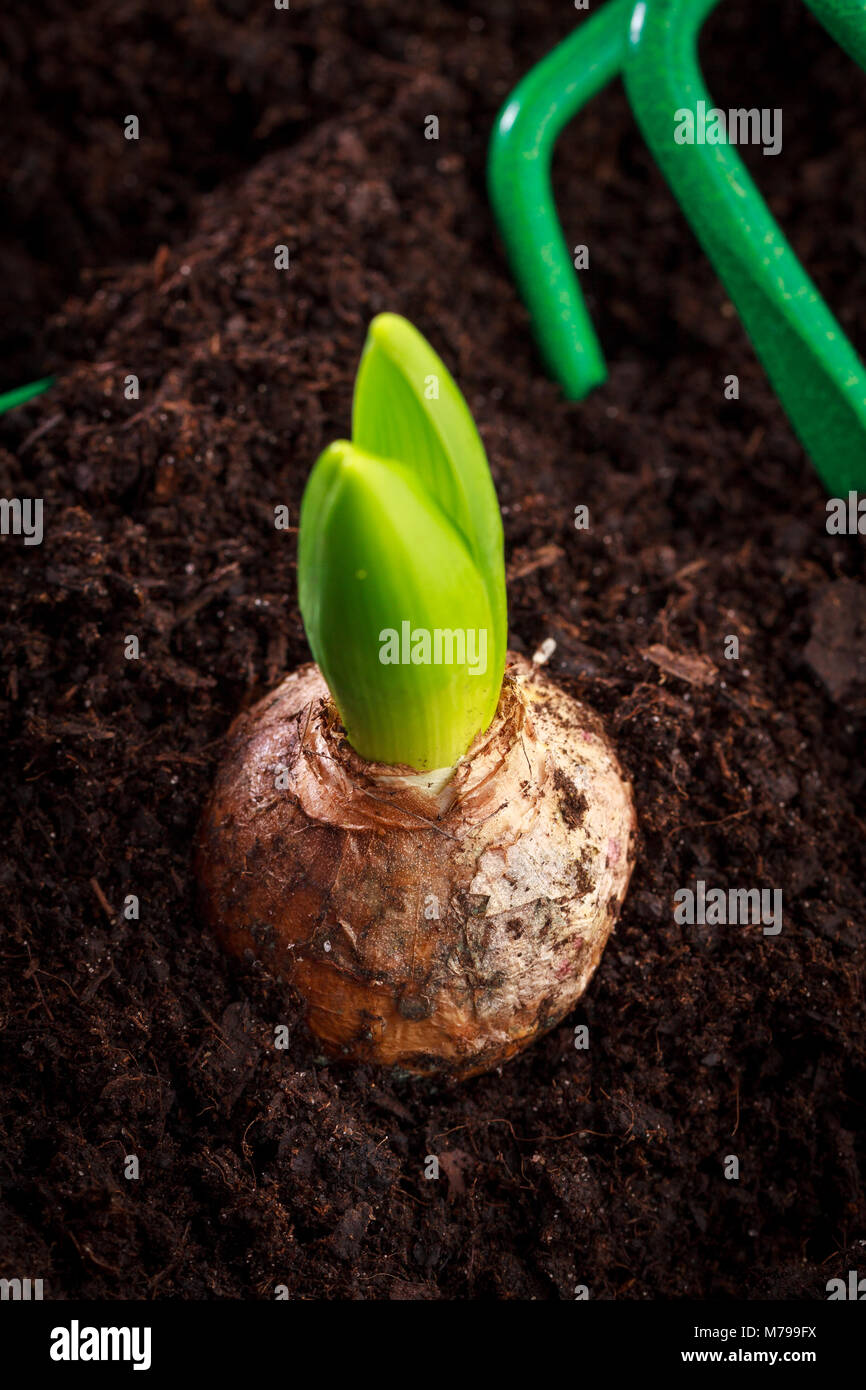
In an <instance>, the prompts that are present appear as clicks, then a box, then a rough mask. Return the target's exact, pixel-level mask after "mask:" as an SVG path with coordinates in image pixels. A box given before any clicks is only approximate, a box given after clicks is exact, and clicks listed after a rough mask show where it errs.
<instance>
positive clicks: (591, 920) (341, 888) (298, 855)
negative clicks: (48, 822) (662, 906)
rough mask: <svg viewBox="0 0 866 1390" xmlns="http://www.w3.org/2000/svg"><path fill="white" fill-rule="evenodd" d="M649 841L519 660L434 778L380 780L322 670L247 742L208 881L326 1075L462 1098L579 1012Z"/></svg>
mask: <svg viewBox="0 0 866 1390" xmlns="http://www.w3.org/2000/svg"><path fill="white" fill-rule="evenodd" d="M280 770H282V776H281V777H280ZM278 782H279V785H277V783H278ZM635 841H636V820H635V813H634V804H633V797H632V791H631V787H630V785H629V783H628V782H627V781H626V779H625V778H624V776H623V774H622V771H621V769H620V766H619V763H618V761H617V758H616V754H615V752H614V750H613V748H612V746H611V744H610V742H609V740H608V738H607V736H606V734H605V732H604V729H603V727H602V724H601V721H600V720H599V718H598V716H597V715H595V714H594V713H593V712H592V711H591V710H589V709H587V708H586V706H584V705H582V704H580V703H579V702H577V701H576V700H574V699H573V698H572V697H571V696H569V695H567V694H566V693H565V692H564V691H563V690H562V689H560V688H559V687H558V686H557V685H556V684H555V683H554V682H553V681H552V680H551V679H550V678H549V676H548V675H547V674H546V672H544V671H543V670H542V669H540V668H539V667H536V666H534V665H532V664H531V663H530V662H528V661H527V660H526V659H525V658H524V657H521V656H516V655H514V654H509V660H508V666H507V669H506V676H505V681H504V683H503V687H502V694H501V698H500V701H499V706H498V708H497V711H496V715H495V718H494V720H493V723H492V724H491V726H490V728H489V729H487V731H486V732H485V733H483V734H480V735H479V736H478V737H477V738H476V739H475V741H474V743H473V744H472V747H471V748H470V749H469V750H468V752H467V754H466V755H465V756H464V757H463V758H461V759H460V760H459V761H458V762H457V764H456V766H455V767H454V768H453V770H450V772H449V770H448V769H444V770H440V771H439V772H437V773H435V774H433V773H431V774H429V775H427V776H425V775H423V774H420V775H419V774H418V773H413V772H412V770H411V769H409V768H403V769H400V768H395V767H392V766H386V765H384V764H374V763H365V762H364V761H363V760H362V759H361V758H360V757H359V756H358V754H357V753H356V752H355V751H354V750H353V749H352V748H351V747H350V745H349V743H348V741H347V739H346V736H345V732H344V731H343V729H342V726H341V725H340V722H339V715H338V714H337V711H336V709H335V707H334V705H333V703H332V701H331V698H330V695H329V692H328V689H327V686H326V685H325V683H324V680H323V679H322V676H321V674H320V673H319V670H318V668H317V667H316V666H313V665H308V666H304V667H301V668H300V669H299V670H297V671H295V672H293V673H292V674H291V675H289V676H288V677H287V678H286V679H285V680H284V681H283V682H282V684H281V685H280V686H278V687H277V688H276V689H275V690H274V691H272V692H271V693H270V694H269V695H268V696H266V697H265V699H264V700H262V701H260V702H259V704H257V705H255V706H254V707H253V708H252V709H250V710H249V711H246V712H244V713H243V714H241V715H240V716H239V717H238V719H237V720H236V721H235V723H234V725H233V726H232V729H231V730H230V732H229V735H228V739H227V746H226V752H225V756H224V759H223V762H222V764H221V766H220V768H219V771H218V774H217V778H216V782H215V786H214V789H213V792H212V795H211V798H210V801H209V803H208V805H207V807H206V810H205V813H204V816H203V819H202V824H201V828H200V832H199V837H198V842H197V847H196V869H197V876H198V880H199V885H200V892H201V903H202V912H203V916H204V919H205V921H206V923H207V924H208V925H209V926H210V928H211V929H212V930H213V931H215V932H216V933H217V935H218V936H219V938H220V939H221V940H222V941H223V943H224V944H225V946H226V947H227V948H228V949H229V950H230V951H232V952H235V953H237V954H243V953H244V952H246V951H251V952H252V953H253V954H254V955H255V956H256V957H258V958H259V959H261V960H262V961H263V962H264V963H265V964H266V966H267V967H268V968H269V969H270V970H271V971H272V972H273V973H274V974H276V975H278V976H281V977H283V978H285V979H286V980H287V981H289V982H290V983H291V984H292V985H293V986H294V988H295V989H296V990H297V991H298V992H299V993H300V995H301V996H302V997H303V999H304V1000H305V1002H306V1006H307V1022H308V1024H309V1027H310V1029H311V1031H312V1032H313V1033H314V1034H315V1035H316V1037H317V1038H318V1039H319V1040H320V1041H321V1043H322V1046H323V1048H324V1049H325V1051H326V1052H327V1053H329V1054H330V1055H331V1056H333V1057H337V1058H345V1059H353V1060H357V1061H366V1062H374V1063H381V1064H384V1065H391V1066H397V1067H400V1068H402V1069H405V1070H406V1071H409V1072H416V1073H430V1072H437V1071H444V1072H447V1073H449V1074H451V1075H453V1076H456V1077H460V1076H469V1075H473V1074H475V1073H477V1072H481V1071H484V1070H487V1069H488V1068H490V1067H493V1066H496V1065H498V1064H499V1063H501V1062H503V1061H505V1060H506V1059H507V1058H509V1057H511V1056H512V1055H513V1054H514V1053H515V1052H517V1051H519V1050H520V1049H521V1048H522V1047H524V1046H526V1045H527V1043H529V1042H530V1041H531V1040H532V1039H533V1038H534V1037H535V1036H537V1035H538V1034H540V1033H542V1032H544V1031H546V1030H547V1029H549V1028H551V1027H553V1026H554V1025H555V1024H556V1023H557V1022H559V1021H560V1020H561V1019H562V1018H563V1016H564V1015H565V1014H566V1013H568V1011H569V1010H570V1009H571V1008H572V1007H573V1005H574V1004H575V1002H576V1001H577V1000H578V999H579V998H580V996H581V994H582V993H583V991H584V990H585V988H586V986H587V984H588V982H589V980H590V978H591V976H592V974H593V972H594V970H595V968H596V966H597V965H598V962H599V960H600V958H601V954H602V951H603V949H604V946H605V943H606V941H607V939H608V936H609V935H610V932H611V930H612V929H613V926H614V923H615V921H616V918H617V914H618V912H619V909H620V907H621V905H622V901H623V898H624V896H625V893H626V889H627V887H628V882H629V878H630V876H631V870H632V866H633V862H634V853H635Z"/></svg>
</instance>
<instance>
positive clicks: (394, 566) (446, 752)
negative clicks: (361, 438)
mask: <svg viewBox="0 0 866 1390" xmlns="http://www.w3.org/2000/svg"><path fill="white" fill-rule="evenodd" d="M298 593H299V600H300V606H301V613H302V615H303V619H304V626H305V627H306V630H307V636H308V638H309V642H310V647H311V649H312V652H313V655H314V657H315V658H316V661H317V662H318V664H319V667H320V668H321V671H322V674H323V675H324V677H325V680H326V681H327V683H328V686H329V688H330V690H331V693H332V694H333V696H334V699H335V702H336V704H337V708H338V709H339V711H340V716H341V718H342V720H343V723H344V725H345V728H346V733H347V735H348V737H349V741H350V743H351V744H352V746H353V747H354V748H355V749H356V750H357V752H358V753H360V754H361V756H362V757H363V758H366V759H368V760H369V761H373V762H383V763H406V764H408V765H409V766H410V767H413V768H417V769H419V770H424V771H427V770H431V769H434V768H441V767H449V766H451V765H453V764H454V763H455V762H456V761H457V759H458V758H459V757H460V756H461V755H462V754H463V753H464V752H465V751H466V749H467V748H468V746H469V744H470V743H471V742H472V739H473V738H474V737H475V735H476V734H477V733H478V732H479V731H480V730H481V729H486V728H487V726H488V725H489V723H490V721H491V719H492V718H493V715H494V714H495V713H496V706H497V703H498V699H499V690H500V686H501V682H502V671H501V669H499V668H498V667H496V666H494V664H493V651H492V647H493V640H492V639H493V626H492V615H491V612H490V604H489V602H488V598H487V593H486V589H485V586H484V583H483V581H482V579H481V576H480V575H479V572H478V569H477V566H476V564H475V562H474V559H473V557H472V555H471V554H470V552H469V550H468V548H467V546H466V543H465V541H464V539H463V537H462V536H461V535H460V533H459V532H458V531H457V530H456V529H455V528H454V527H453V526H452V525H451V523H450V521H449V519H448V517H447V516H446V515H445V513H444V512H443V511H442V509H441V508H440V507H439V506H438V505H437V503H436V502H435V500H434V499H433V498H431V497H430V496H429V494H428V493H426V492H425V491H424V489H423V488H422V487H421V486H420V485H419V483H418V480H417V478H416V477H415V475H414V473H413V471H412V470H411V469H409V468H407V467H406V466H405V465H403V464H400V463H397V462H395V461H394V460H391V459H378V458H374V457H373V456H372V455H370V454H366V453H364V452H363V451H362V450H360V449H358V448H356V447H355V445H353V444H350V443H348V442H347V441H345V440H340V441H338V442H337V443H336V444H332V445H330V447H329V448H327V449H326V450H325V452H324V453H323V454H322V455H321V457H320V458H319V460H318V462H317V463H316V466H315V468H314V469H313V473H312V475H311V478H310V481H309V484H308V487H307V491H306V492H305V494H304V500H303V503H302V506H301V524H300V537H299V551H298ZM437 632H439V633H440V634H444V633H448V634H450V641H449V638H448V637H445V636H442V637H441V638H440V649H441V655H442V657H443V658H445V657H447V656H448V655H449V651H450V654H451V655H452V657H459V655H460V638H459V637H456V636H455V635H454V634H456V633H458V632H459V633H461V634H462V635H463V645H464V652H465V658H466V659H465V660H464V661H463V662H462V663H460V662H458V661H456V660H452V661H451V662H447V661H445V660H442V661H441V662H440V664H436V663H435V659H434V658H435V654H436V635H435V634H436V633H437ZM388 634H393V638H392V637H390V636H388ZM423 634H427V640H428V642H429V649H428V651H429V660H428V661H426V662H425V661H424V660H423V658H424V656H425V638H424V636H423ZM383 655H384V656H385V657H393V656H396V658H397V659H396V661H391V660H385V661H383V659H382V658H383ZM472 656H474V657H475V661H474V663H472V662H471V661H470V658H471V657H472ZM407 658H408V659H407ZM473 665H474V668H475V673H474V674H473Z"/></svg>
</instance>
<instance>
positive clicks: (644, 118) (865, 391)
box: [625, 0, 866, 492]
mask: <svg viewBox="0 0 866 1390" xmlns="http://www.w3.org/2000/svg"><path fill="white" fill-rule="evenodd" d="M718 3H719V0H643V3H642V4H639V5H636V6H635V9H634V13H633V16H632V23H631V26H630V31H629V48H628V54H627V57H626V65H625V85H626V90H627V92H628V96H629V101H630V102H631V106H632V110H633V111H634V114H635V117H636V119H637V122H638V124H639V125H640V127H641V130H642V131H643V134H644V137H645V139H646V142H647V144H648V145H649V147H650V149H651V151H652V153H653V155H654V157H655V160H656V163H657V164H658V165H659V167H660V169H661V170H662V173H663V174H664V175H665V178H666V179H667V181H668V183H669V184H670V187H671V189H672V191H673V193H674V195H675V197H676V199H677V202H678V203H679V205H680V207H681V208H682V209H683V212H684V213H685V214H686V217H687V218H688V219H689V221H690V222H691V224H692V227H693V229H694V231H695V234H696V235H697V237H698V239H699V240H700V242H701V244H702V245H703V247H704V250H705V251H706V253H707V255H708V256H709V258H710V260H711V261H712V263H713V265H714V266H715V268H716V271H717V272H718V274H719V277H720V279H721V280H722V282H723V284H724V285H725V288H726V289H727V291H728V294H729V295H730V296H731V299H732V300H733V301H734V303H735V304H736V306H737V310H738V312H739V315H740V318H741V319H742V321H743V325H744V327H745V329H746V331H747V332H748V334H749V336H750V338H751V339H752V342H753V344H754V346H755V349H756V351H757V353H758V356H759V357H760V358H761V361H762V362H763V364H764V366H765V368H766V371H767V375H768V376H769V378H770V381H771V382H772V383H773V387H774V389H775V391H776V393H777V395H778V397H779V399H780V400H781V402H782V404H783V406H784V407H785V410H786V411H787V414H788V418H789V420H790V421H791V424H792V425H793V427H794V429H795V431H796V433H797V434H798V435H799V437H800V439H801V441H802V443H803V445H804V446H805V448H806V450H807V452H808V453H809V454H810V456H811V458H812V461H813V462H814V464H815V467H816V468H817V470H818V472H819V473H820V475H821V477H822V479H823V481H824V483H825V485H826V486H827V487H828V488H829V489H830V490H831V491H834V492H835V491H847V490H848V489H849V488H856V487H857V486H858V483H859V484H860V485H862V484H864V483H866V370H864V367H863V364H862V362H861V361H860V359H859V358H858V356H857V354H856V352H855V351H854V349H853V347H852V346H851V344H850V342H849V341H848V339H847V338H846V337H845V334H844V333H843V331H842V329H841V328H840V326H839V324H838V323H837V321H836V319H835V318H834V317H833V315H832V313H831V312H830V310H829V309H828V307H827V305H826V303H825V302H824V300H823V299H822V298H821V296H820V294H819V293H818V291H817V289H816V288H815V286H814V284H813V283H812V281H811V280H810V278H809V276H808V275H807V274H806V272H805V270H804V269H803V267H802V266H801V265H800V262H799V261H798V260H797V257H796V256H795V255H794V252H793V251H792V249H791V247H790V246H789V244H788V242H787V240H786V239H785V236H784V235H783V233H782V231H781V230H780V228H779V227H778V225H777V224H776V222H775V221H774V219H773V217H772V216H771V214H770V211H769V209H768V207H767V205H766V203H765V202H764V200H763V198H762V197H761V195H760V193H759V192H758V189H757V187H756V186H755V184H754V182H753V180H752V178H751V176H750V175H749V173H748V171H747V169H746V166H745V164H744V163H743V161H742V159H741V158H740V156H739V154H738V153H737V152H736V150H735V148H734V147H733V146H732V145H730V144H722V145H699V146H690V145H678V144H676V142H675V141H674V138H673V132H674V112H675V111H677V110H678V109H680V108H688V109H690V110H695V109H696V104H697V102H699V101H705V102H706V103H707V107H711V106H712V104H713V103H712V100H711V98H710V97H709V94H708V92H707V88H706V86H705V85H704V81H703V78H702V75H701V71H700V68H699V66H698V61H697V38H698V33H699V31H700V27H701V25H702V24H703V22H704V20H705V19H706V17H707V16H708V15H709V13H710V12H711V11H712V10H714V9H715V8H716V6H717V4H718ZM808 3H809V4H810V5H811V8H812V9H813V10H814V12H815V14H816V15H817V17H818V18H819V19H820V20H822V21H824V22H826V23H827V27H828V29H831V23H830V22H829V21H832V29H831V32H834V34H835V35H838V36H840V37H841V35H842V34H844V35H845V37H846V40H847V41H846V43H845V47H846V48H848V51H849V52H852V51H853V52H854V54H855V56H856V54H857V46H858V44H859V49H860V52H861V54H862V49H863V43H864V38H866V6H864V5H862V4H860V5H858V7H857V8H858V10H859V15H855V13H854V12H853V11H852V7H851V6H850V4H849V5H848V6H847V8H846V7H845V6H843V5H839V4H838V3H835V4H834V3H832V0H808Z"/></svg>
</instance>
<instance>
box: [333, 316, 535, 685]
mask: <svg viewBox="0 0 866 1390" xmlns="http://www.w3.org/2000/svg"><path fill="white" fill-rule="evenodd" d="M434 390H438V399H436V398H435V397H434V396H433V395H432V392H433V391H434ZM352 439H353V441H354V442H355V443H356V444H357V445H358V446H359V448H361V449H366V450H368V451H369V453H371V454H377V455H379V456H380V457H384V458H394V459H399V460H400V462H401V463H406V464H409V465H411V467H412V468H413V469H414V470H415V472H416V474H417V476H418V479H419V481H420V482H421V483H422V484H423V486H424V487H425V488H426V489H427V491H428V492H430V493H431V494H432V496H434V497H435V498H436V499H437V501H438V502H439V505H440V506H441V508H442V510H443V511H444V512H446V513H447V515H448V516H449V517H450V518H451V521H452V522H453V524H454V525H455V526H456V527H457V528H458V530H459V531H460V532H461V534H462V535H463V537H464V539H465V541H466V544H467V545H468V547H469V549H470V551H471V553H472V555H473V556H474V558H475V562H476V564H477V566H478V569H479V572H480V574H481V576H482V579H483V581H484V585H485V588H486V589H487V596H488V599H489V602H490V611H491V613H492V615H493V624H494V631H495V653H496V662H497V664H498V663H499V662H500V661H501V662H502V668H503V670H504V668H505V648H506V644H507V640H508V615H507V606H506V598H505V566H504V560H503V553H504V541H503V534H502V517H501V516H500V513H499V504H498V502H497V499H496V489H495V488H494V486H493V479H492V478H491V476H490V468H489V465H488V463H487V455H486V454H485V452H484V445H483V444H482V442H481V436H480V435H479V433H478V430H477V429H476V427H475V421H474V420H473V419H472V416H471V414H470V411H469V407H468V405H467V404H466V402H465V400H464V399H463V396H462V394H461V392H460V389H459V387H458V386H457V383H456V382H455V380H454V378H453V377H452V375H451V373H450V372H449V371H448V368H447V367H446V366H445V363H444V362H443V361H442V359H441V357H439V355H438V354H437V353H435V352H434V351H433V349H432V347H431V346H430V344H429V343H428V342H427V340H426V338H424V337H422V335H421V334H420V333H419V332H418V330H417V328H415V327H414V326H413V325H412V324H411V323H409V321H408V320H407V319H404V318H401V317H400V315H399V314H379V315H378V317H377V318H375V319H374V320H373V322H372V323H371V324H370V329H369V332H368V334H367V342H366V344H365V346H364V352H363V355H362V357H361V364H360V366H359V368H358V375H357V377H356V380H355V397H354V401H353V403H352Z"/></svg>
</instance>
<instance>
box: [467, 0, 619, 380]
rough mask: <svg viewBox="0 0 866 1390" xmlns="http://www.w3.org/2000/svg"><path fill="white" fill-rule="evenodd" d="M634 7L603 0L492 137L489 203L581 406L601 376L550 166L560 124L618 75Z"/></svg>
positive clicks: (508, 108)
mask: <svg viewBox="0 0 866 1390" xmlns="http://www.w3.org/2000/svg"><path fill="white" fill-rule="evenodd" d="M633 2H634V0H608V3H607V4H606V5H605V6H604V8H603V9H601V10H599V11H598V12H597V13H596V14H594V15H592V16H591V17H590V18H589V19H587V20H586V21H585V22H584V23H582V24H581V25H580V26H579V28H577V29H576V30H575V32H574V33H573V34H571V35H570V36H569V37H568V38H567V39H565V40H564V42H563V43H561V44H559V45H558V46H557V47H556V48H555V49H554V50H553V52H552V53H549V54H548V55H547V57H546V58H544V59H542V61H541V62H540V63H538V64H537V65H536V66H535V67H534V68H533V69H532V70H531V72H529V73H528V74H527V76H526V77H524V78H523V80H522V81H521V82H520V83H518V85H517V86H516V87H515V89H514V91H513V92H512V93H511V96H510V97H509V98H508V100H507V101H506V103H505V105H504V106H503V107H502V110H501V111H500V113H499V115H498V117H497V119H496V123H495V125H494V128H493V134H492V136H491V139H490V152H489V157H488V167H487V178H488V189H489V193H490V201H491V203H492V205H493V210H494V213H495V215H496V220H497V223H498V226H499V231H500V234H501V236H502V240H503V241H504V243H505V247H506V250H507V252H508V256H509V259H510V262H511V268H512V271H513V274H514V278H515V279H516V281H517V284H518V287H519V288H520V291H521V294H522V296H523V299H524V302H525V303H526V305H527V306H528V308H529V313H530V317H531V320H532V325H533V329H534V332H535V336H536V339H537V341H538V344H539V347H540V349H541V352H542V355H543V357H544V359H545V362H546V364H547V367H548V369H549V371H550V372H551V375H552V376H553V377H555V379H556V380H557V381H558V382H559V384H560V386H561V387H562V388H563V391H564V392H565V394H566V396H567V397H568V398H569V399H571V400H581V399H582V398H583V397H584V396H586V395H587V394H588V393H589V391H591V390H592V388H593V387H594V386H598V385H600V384H601V382H603V381H604V380H605V379H606V377H607V369H606V367H605V363H604V356H603V353H602V350H601V346H600V344H599V341H598V338H597V337H596V334H595V330H594V328H593V326H592V320H591V319H590V316H589V313H588V311H587V308H586V304H585V302H584V298H583V294H582V293H581V290H580V287H579V285H578V283H577V276H576V274H575V269H574V263H573V261H572V255H571V252H570V251H569V249H568V247H567V245H566V242H565V237H564V235H563V232H562V227H561V225H560V221H559V217H558V215H557V211H556V203H555V200H554V195H553V187H552V183H551V177H550V165H551V159H552V156H553V147H554V145H555V143H556V139H557V137H558V135H559V134H560V132H561V130H562V129H563V127H564V126H565V125H566V124H567V123H568V122H569V121H570V120H571V119H572V118H573V117H574V116H575V115H576V113H577V112H578V111H579V110H580V109H581V107H582V106H584V105H585V104H586V103H587V102H588V101H589V100H590V99H591V98H592V97H594V96H595V95H596V93H597V92H600V91H601V90H602V88H603V87H606V86H607V84H608V83H609V82H610V81H612V79H613V78H614V77H616V76H617V75H618V74H619V73H620V72H621V70H622V66H623V62H624V59H625V52H626V47H627V26H628V21H629V17H630V14H631V10H632V6H633Z"/></svg>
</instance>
